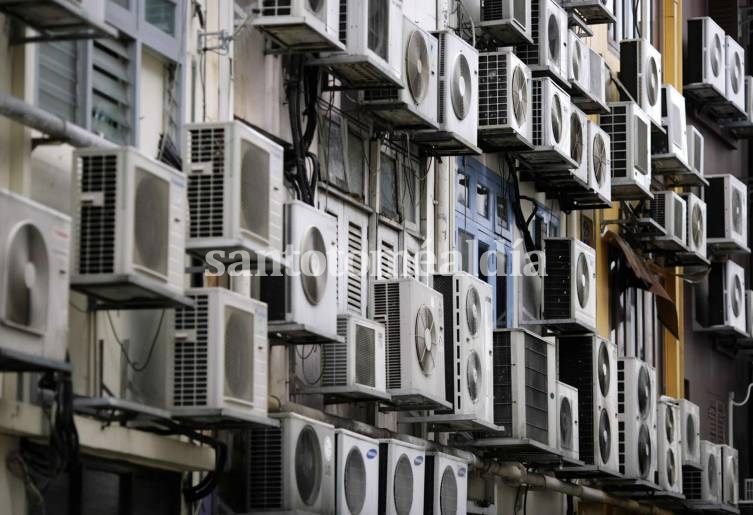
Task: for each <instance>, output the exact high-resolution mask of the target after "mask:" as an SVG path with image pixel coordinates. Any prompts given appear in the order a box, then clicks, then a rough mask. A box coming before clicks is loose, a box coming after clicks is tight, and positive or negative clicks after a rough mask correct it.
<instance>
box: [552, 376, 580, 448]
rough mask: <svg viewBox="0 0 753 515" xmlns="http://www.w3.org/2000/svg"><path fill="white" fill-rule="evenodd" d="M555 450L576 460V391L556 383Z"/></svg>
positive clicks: (566, 385)
mask: <svg viewBox="0 0 753 515" xmlns="http://www.w3.org/2000/svg"><path fill="white" fill-rule="evenodd" d="M556 392H557V450H558V451H559V452H560V453H562V456H564V457H566V458H569V459H571V460H576V461H577V460H578V443H579V436H578V389H577V388H575V387H573V386H570V385H568V384H565V383H563V382H562V381H557V383H556Z"/></svg>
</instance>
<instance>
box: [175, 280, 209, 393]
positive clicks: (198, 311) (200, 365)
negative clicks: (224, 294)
mask: <svg viewBox="0 0 753 515" xmlns="http://www.w3.org/2000/svg"><path fill="white" fill-rule="evenodd" d="M193 300H194V302H195V306H194V307H193V308H181V309H176V310H175V329H176V331H178V332H183V331H185V332H187V333H188V334H191V335H195V338H188V339H186V340H178V339H176V340H175V344H174V350H173V378H172V379H173V381H172V382H173V404H174V405H175V406H176V407H192V406H205V405H206V404H207V402H208V398H207V396H208V391H209V377H208V371H209V339H208V333H209V318H208V317H209V298H208V297H207V296H205V295H201V296H195V297H194V298H193Z"/></svg>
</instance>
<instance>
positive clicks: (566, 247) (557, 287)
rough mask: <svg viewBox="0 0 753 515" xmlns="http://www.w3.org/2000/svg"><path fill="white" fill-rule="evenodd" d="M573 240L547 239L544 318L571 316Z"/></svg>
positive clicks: (561, 318) (552, 318) (565, 317)
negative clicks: (571, 252) (571, 255)
mask: <svg viewBox="0 0 753 515" xmlns="http://www.w3.org/2000/svg"><path fill="white" fill-rule="evenodd" d="M570 249H571V242H570V241H568V240H547V242H546V247H545V249H544V253H545V257H546V277H545V278H544V318H545V319H547V320H564V319H568V318H571V316H572V313H571V305H570V304H571V299H572V296H573V293H574V292H573V291H571V288H572V274H573V266H574V263H573V262H572V259H571V258H570Z"/></svg>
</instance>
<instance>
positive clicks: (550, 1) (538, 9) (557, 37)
mask: <svg viewBox="0 0 753 515" xmlns="http://www.w3.org/2000/svg"><path fill="white" fill-rule="evenodd" d="M530 5H531V19H532V34H531V35H532V39H533V43H532V44H526V43H523V44H521V45H518V46H516V47H515V53H516V54H517V55H518V57H520V59H521V60H522V61H523V62H524V63H525V64H527V65H528V66H530V67H531V70H533V72H534V73H535V74H545V75H548V76H551V77H552V78H554V79H556V80H557V81H558V82H559V83H560V84H563V85H566V84H568V79H567V71H568V52H567V28H568V15H567V12H565V10H564V9H563V8H562V7H560V4H559V3H557V2H556V1H555V0H534V1H532V2H531V3H530Z"/></svg>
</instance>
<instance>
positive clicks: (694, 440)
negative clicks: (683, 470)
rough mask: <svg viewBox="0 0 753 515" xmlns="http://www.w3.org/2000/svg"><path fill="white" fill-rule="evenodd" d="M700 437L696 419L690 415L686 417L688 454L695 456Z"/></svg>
mask: <svg viewBox="0 0 753 515" xmlns="http://www.w3.org/2000/svg"><path fill="white" fill-rule="evenodd" d="M697 436H698V435H696V428H695V419H694V418H693V416H692V415H690V414H688V416H687V417H685V441H686V442H687V446H688V452H689V453H690V454H693V455H695V453H696V447H697V446H698V437H697Z"/></svg>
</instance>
